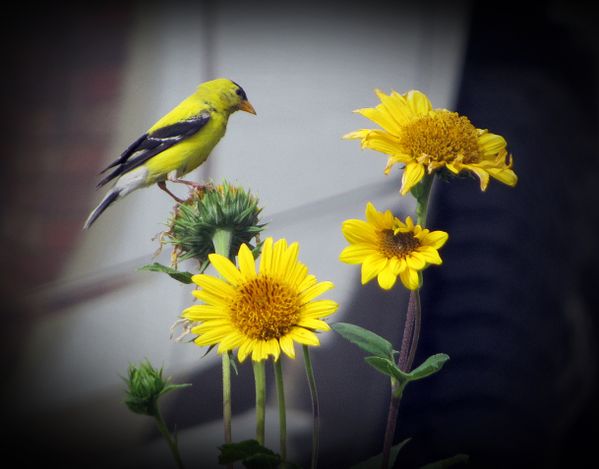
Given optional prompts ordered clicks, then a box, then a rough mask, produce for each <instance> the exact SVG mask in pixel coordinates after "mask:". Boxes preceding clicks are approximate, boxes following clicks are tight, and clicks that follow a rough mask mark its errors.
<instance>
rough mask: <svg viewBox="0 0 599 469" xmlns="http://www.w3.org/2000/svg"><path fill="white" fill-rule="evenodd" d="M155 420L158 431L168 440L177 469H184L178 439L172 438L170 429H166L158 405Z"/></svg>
mask: <svg viewBox="0 0 599 469" xmlns="http://www.w3.org/2000/svg"><path fill="white" fill-rule="evenodd" d="M154 418H155V419H156V425H158V430H160V433H162V436H164V439H165V440H166V442H167V444H168V447H169V448H170V450H171V453H172V455H173V458H175V462H176V463H177V467H178V468H179V469H183V461H182V460H181V455H180V454H179V448H178V446H177V438H175V437H174V436H172V435H171V433H170V432H169V431H168V428H167V427H166V423H164V419H163V418H162V415H161V414H160V410H159V409H158V405H156V411H155V412H154Z"/></svg>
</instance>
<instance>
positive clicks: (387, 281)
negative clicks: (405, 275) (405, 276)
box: [378, 264, 397, 290]
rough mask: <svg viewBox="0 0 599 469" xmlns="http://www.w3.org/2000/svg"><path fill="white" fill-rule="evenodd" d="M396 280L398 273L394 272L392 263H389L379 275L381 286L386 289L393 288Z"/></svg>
mask: <svg viewBox="0 0 599 469" xmlns="http://www.w3.org/2000/svg"><path fill="white" fill-rule="evenodd" d="M396 281H397V275H395V274H394V273H393V269H392V268H391V266H390V264H388V265H387V266H386V267H385V268H384V269H383V270H382V271H381V273H379V275H378V282H379V286H380V287H381V288H382V289H384V290H391V288H393V285H395V282H396Z"/></svg>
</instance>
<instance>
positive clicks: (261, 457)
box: [242, 454, 281, 469]
mask: <svg viewBox="0 0 599 469" xmlns="http://www.w3.org/2000/svg"><path fill="white" fill-rule="evenodd" d="M242 464H243V465H244V467H247V469H277V468H278V467H279V464H281V457H280V456H279V455H278V454H255V455H253V456H250V457H248V458H246V459H244V460H243V461H242Z"/></svg>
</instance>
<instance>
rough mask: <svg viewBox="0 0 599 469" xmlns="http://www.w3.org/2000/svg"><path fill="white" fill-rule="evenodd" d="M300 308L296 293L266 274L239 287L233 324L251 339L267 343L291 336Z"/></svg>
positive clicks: (234, 303)
mask: <svg viewBox="0 0 599 469" xmlns="http://www.w3.org/2000/svg"><path fill="white" fill-rule="evenodd" d="M300 308H301V304H300V301H299V298H298V294H297V292H296V291H293V290H292V289H291V288H289V287H288V286H287V285H285V284H284V283H282V282H280V281H278V280H276V279H273V278H272V277H270V276H267V275H264V274H261V275H259V276H258V277H256V278H254V279H251V280H249V281H247V282H246V283H244V284H243V285H241V286H239V288H238V289H237V295H235V297H234V298H233V300H232V301H231V303H230V305H229V310H230V314H231V322H232V323H233V324H234V325H235V326H236V327H237V328H238V329H239V330H240V331H241V332H242V333H243V334H245V335H246V336H247V337H249V338H251V339H258V340H264V341H266V340H270V339H280V338H281V337H283V336H284V335H286V334H288V333H289V332H290V331H291V328H292V327H293V326H295V325H296V324H297V322H298V320H299V317H300Z"/></svg>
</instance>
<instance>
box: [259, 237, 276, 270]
mask: <svg viewBox="0 0 599 469" xmlns="http://www.w3.org/2000/svg"><path fill="white" fill-rule="evenodd" d="M272 245H273V239H272V237H268V238H266V239H265V240H264V244H262V252H261V253H260V272H261V273H263V274H267V273H270V272H271V271H272Z"/></svg>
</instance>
